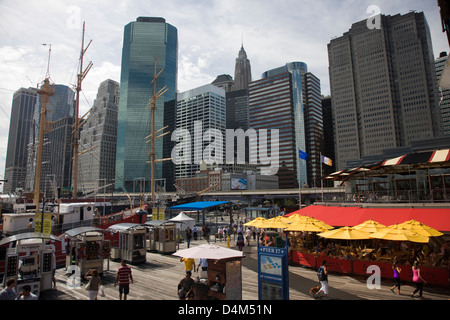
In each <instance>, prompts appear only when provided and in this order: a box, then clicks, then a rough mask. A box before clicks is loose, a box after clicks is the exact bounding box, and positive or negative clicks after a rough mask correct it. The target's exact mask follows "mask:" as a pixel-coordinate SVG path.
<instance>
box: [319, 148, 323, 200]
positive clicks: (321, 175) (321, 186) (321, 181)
mask: <svg viewBox="0 0 450 320" xmlns="http://www.w3.org/2000/svg"><path fill="white" fill-rule="evenodd" d="M322 165H323V164H322V153H320V188H321V189H322V202H323V179H322V177H323V173H322Z"/></svg>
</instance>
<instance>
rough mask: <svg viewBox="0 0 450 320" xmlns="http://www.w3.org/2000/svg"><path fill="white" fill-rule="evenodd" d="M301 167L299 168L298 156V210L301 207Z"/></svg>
mask: <svg viewBox="0 0 450 320" xmlns="http://www.w3.org/2000/svg"><path fill="white" fill-rule="evenodd" d="M301 175H302V169H301V168H300V157H299V158H298V202H299V204H298V205H299V210H301V209H302V179H301Z"/></svg>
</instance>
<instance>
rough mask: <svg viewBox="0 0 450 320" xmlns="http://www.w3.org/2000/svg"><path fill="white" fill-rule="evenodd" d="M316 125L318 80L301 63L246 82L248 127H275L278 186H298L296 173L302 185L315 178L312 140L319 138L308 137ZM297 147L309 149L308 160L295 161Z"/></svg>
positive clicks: (319, 121)
mask: <svg viewBox="0 0 450 320" xmlns="http://www.w3.org/2000/svg"><path fill="white" fill-rule="evenodd" d="M316 126H317V127H316ZM320 126H322V116H321V113H320V83H319V81H318V79H317V78H316V77H315V76H314V75H312V74H310V73H308V70H307V65H306V64H305V63H303V62H290V63H287V64H286V65H285V66H282V67H279V68H276V69H273V70H269V71H266V72H264V73H263V75H262V79H261V80H258V81H254V82H252V83H250V86H249V128H252V129H255V130H259V129H279V137H280V142H279V165H280V167H279V170H278V174H277V175H278V177H279V186H280V188H296V187H298V186H299V176H300V185H302V186H303V185H309V184H310V183H309V182H310V179H311V177H313V176H314V177H316V175H315V174H316V172H318V171H317V170H318V169H317V168H318V167H317V159H318V158H317V159H316V156H318V157H320V151H318V150H320V145H316V143H318V141H319V140H320V139H319V140H316V139H314V140H308V139H310V138H312V136H313V135H314V133H315V132H316V130H317V128H320ZM298 149H300V150H302V151H304V152H307V151H308V152H312V154H311V156H312V157H311V159H309V160H307V161H304V160H299V158H298ZM319 170H320V168H319ZM299 173H300V174H299ZM308 177H310V178H309V179H308Z"/></svg>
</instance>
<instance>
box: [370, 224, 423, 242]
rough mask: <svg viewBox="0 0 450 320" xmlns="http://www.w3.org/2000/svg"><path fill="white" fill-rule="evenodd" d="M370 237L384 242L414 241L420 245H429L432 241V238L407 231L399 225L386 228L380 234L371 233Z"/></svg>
mask: <svg viewBox="0 0 450 320" xmlns="http://www.w3.org/2000/svg"><path fill="white" fill-rule="evenodd" d="M369 237H370V238H375V239H383V240H393V241H412V242H420V243H427V242H428V241H429V240H430V238H428V237H426V236H423V235H421V234H418V233H417V232H413V231H410V230H406V229H404V228H402V227H401V226H399V225H398V224H395V225H392V226H389V227H386V228H384V229H383V230H380V231H378V232H374V233H371V234H370V235H369Z"/></svg>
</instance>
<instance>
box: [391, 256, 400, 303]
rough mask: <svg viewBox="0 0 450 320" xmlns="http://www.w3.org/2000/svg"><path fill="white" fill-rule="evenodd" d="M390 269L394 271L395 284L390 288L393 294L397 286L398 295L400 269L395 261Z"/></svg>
mask: <svg viewBox="0 0 450 320" xmlns="http://www.w3.org/2000/svg"><path fill="white" fill-rule="evenodd" d="M392 270H393V271H394V280H395V285H394V286H393V287H392V288H391V291H392V293H394V294H395V292H394V289H395V287H397V291H398V295H400V273H401V272H402V269H401V268H400V267H399V266H398V264H397V262H394V264H393V265H392Z"/></svg>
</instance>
